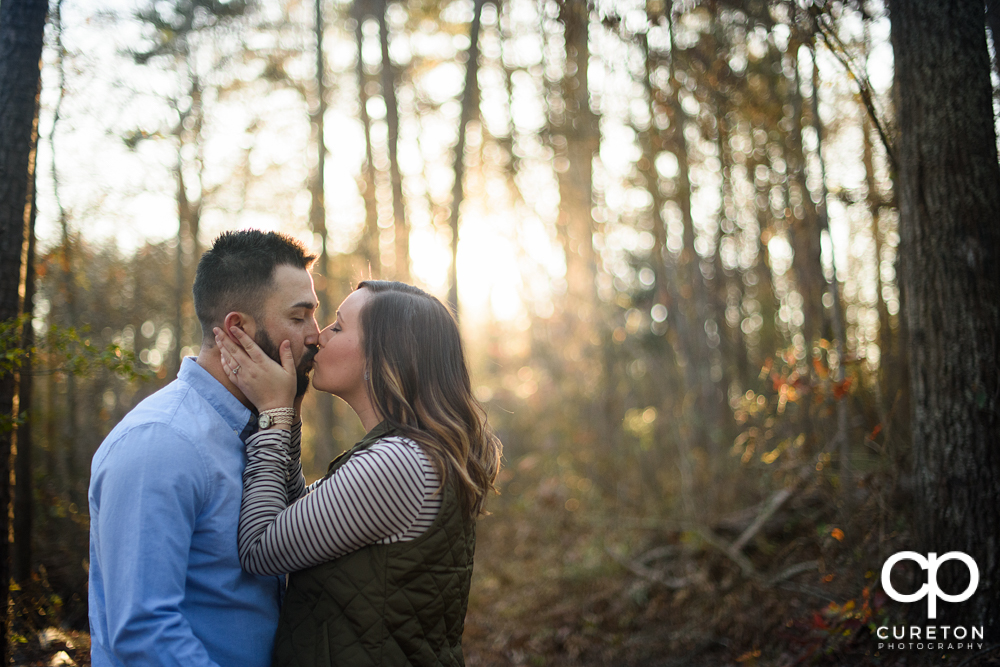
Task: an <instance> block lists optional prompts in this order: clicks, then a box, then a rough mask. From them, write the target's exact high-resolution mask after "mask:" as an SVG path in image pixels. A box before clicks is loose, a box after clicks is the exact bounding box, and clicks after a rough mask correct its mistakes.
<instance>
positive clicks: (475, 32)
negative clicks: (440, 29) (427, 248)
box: [448, 0, 485, 316]
mask: <svg viewBox="0 0 1000 667" xmlns="http://www.w3.org/2000/svg"><path fill="white" fill-rule="evenodd" d="M484 4H485V0H475V5H474V7H473V13H472V25H471V26H470V27H469V50H468V51H466V54H465V89H464V90H463V92H462V112H461V115H460V116H459V120H458V141H457V142H456V143H455V169H454V172H455V182H454V184H452V188H451V219H450V226H451V272H450V273H449V274H448V305H450V306H451V308H452V310H453V312H454V313H455V315H456V316H457V315H458V222H459V209H461V207H462V199H463V197H464V196H465V190H464V188H463V185H464V183H463V181H464V177H465V131H466V128H467V127H468V125H469V121H471V120H472V118H473V115H474V114H475V113H476V109H477V108H478V107H479V79H478V73H479V27H480V25H481V24H482V18H483V5H484Z"/></svg>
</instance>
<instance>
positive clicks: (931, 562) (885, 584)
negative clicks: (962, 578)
mask: <svg viewBox="0 0 1000 667" xmlns="http://www.w3.org/2000/svg"><path fill="white" fill-rule="evenodd" d="M901 560H912V561H914V562H915V563H916V564H917V565H919V566H920V568H921V569H923V570H927V583H926V584H924V585H923V586H921V587H920V589H919V590H918V591H917V592H916V593H910V594H909V595H905V594H903V593H899V592H897V591H896V589H895V588H893V587H892V580H891V579H890V576H889V575H890V574H892V568H893V566H895V565H896V563H898V562H899V561H901ZM948 560H960V561H962V562H963V563H965V566H966V567H967V568H969V587H968V588H966V589H965V590H964V591H962V592H961V593H959V594H958V595H949V594H947V593H945V592H944V591H942V590H941V589H940V588H939V587H938V583H937V571H938V567H940V566H941V563H943V562H945V561H948ZM882 588H883V590H885V592H886V594H887V595H888V596H889V597H891V598H892V599H893V600H896V601H897V602H916V601H917V600H919V599H921V598H923V597H926V598H927V617H928V618H937V599H938V598H941V599H942V600H944V601H945V602H965V601H966V600H968V599H969V598H971V597H972V594H973V593H975V592H976V589H977V588H979V566H978V565H976V561H974V560H973V559H972V557H971V556H969V555H968V554H964V553H962V552H961V551H949V552H948V553H946V554H945V555H943V556H941V557H940V558H938V557H937V554H936V553H934V552H933V551H932V552H930V553H929V554H927V558H924V557H923V556H922V555H920V554H918V553H917V552H915V551H900V552H899V553H898V554H895V555H893V556H892V557H890V558H889V560H887V561H886V562H885V565H883V566H882Z"/></svg>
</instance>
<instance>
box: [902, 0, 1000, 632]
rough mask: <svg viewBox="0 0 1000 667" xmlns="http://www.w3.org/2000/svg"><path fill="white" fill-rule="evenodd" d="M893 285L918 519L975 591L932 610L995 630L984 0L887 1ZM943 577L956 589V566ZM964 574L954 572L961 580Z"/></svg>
mask: <svg viewBox="0 0 1000 667" xmlns="http://www.w3.org/2000/svg"><path fill="white" fill-rule="evenodd" d="M890 18H891V26H892V28H891V29H892V45H893V51H894V53H895V66H896V70H895V91H896V96H897V102H896V109H897V113H898V125H897V127H898V128H899V138H898V140H897V151H898V158H899V163H898V166H899V180H898V195H899V204H900V236H901V246H900V250H901V257H902V274H901V275H902V285H903V287H904V289H905V293H906V300H905V303H904V308H905V311H904V312H905V317H906V320H907V323H908V328H909V355H910V390H911V395H912V405H913V410H912V419H913V451H914V477H915V480H914V481H915V491H916V493H915V500H916V507H915V517H914V518H915V526H916V529H917V534H918V536H919V539H920V542H921V544H920V545H919V546H920V547H921V549H922V550H924V551H935V552H938V553H944V552H948V551H962V552H965V553H967V554H969V555H970V556H972V557H973V558H974V559H975V560H976V563H977V564H978V566H979V572H980V579H979V589H978V590H977V591H976V593H975V594H974V595H973V597H972V598H970V599H969V600H967V601H966V602H964V603H960V604H955V605H950V604H939V615H938V617H939V618H938V622H942V620H941V619H942V617H943V618H944V620H945V622H949V623H951V624H955V623H959V622H961V623H965V624H969V625H983V626H985V627H986V630H985V634H986V636H987V637H992V638H993V641H995V640H996V638H997V637H998V633H1000V448H998V447H997V443H998V442H1000V404H998V397H1000V373H998V372H997V368H998V366H1000V301H998V300H997V294H1000V225H998V224H997V221H998V220H1000V166H998V165H997V149H996V133H995V130H994V126H993V107H992V88H991V85H990V61H989V56H988V55H987V47H986V37H985V31H984V29H983V5H982V2H981V1H978V2H977V1H976V0H962V1H956V2H952V3H940V2H938V1H937V0H894V1H893V2H891V3H890ZM941 575H942V576H941V578H940V579H939V583H940V586H941V588H942V589H943V590H945V591H948V592H957V591H959V590H962V589H963V588H964V585H965V580H964V575H963V573H962V571H961V570H958V572H957V576H955V575H953V574H952V573H951V572H942V573H941ZM958 577H962V579H958Z"/></svg>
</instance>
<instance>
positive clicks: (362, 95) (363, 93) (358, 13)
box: [354, 2, 382, 278]
mask: <svg viewBox="0 0 1000 667" xmlns="http://www.w3.org/2000/svg"><path fill="white" fill-rule="evenodd" d="M354 10H355V17H354V20H355V26H354V37H355V41H356V42H357V46H358V63H357V75H358V103H359V104H358V108H359V113H360V114H361V126H362V127H363V128H364V131H365V164H364V167H362V170H363V174H362V178H361V182H360V183H359V187H358V189H359V190H361V193H362V198H363V199H364V202H365V229H364V232H363V233H362V235H361V243H360V248H359V249H360V251H361V258H362V259H363V260H364V262H365V263H366V264H367V265H368V266H367V268H368V277H369V278H378V277H379V276H380V275H382V260H381V257H380V254H379V229H378V200H377V198H376V193H375V187H376V185H375V156H374V151H373V150H372V121H371V118H370V117H369V116H368V88H367V84H368V76H367V75H366V74H365V60H364V55H363V54H364V51H363V47H364V40H365V33H364V29H363V28H364V22H365V14H364V12H363V11H362V3H360V2H355V3H354Z"/></svg>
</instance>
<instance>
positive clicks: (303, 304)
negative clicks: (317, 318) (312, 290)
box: [292, 301, 316, 310]
mask: <svg viewBox="0 0 1000 667" xmlns="http://www.w3.org/2000/svg"><path fill="white" fill-rule="evenodd" d="M292 308H305V309H307V310H313V309H315V308H316V302H315V301H299V302H298V303H297V304H295V305H294V306H292Z"/></svg>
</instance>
